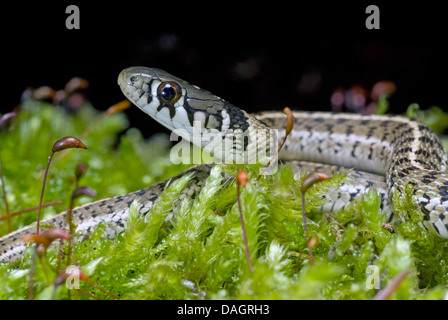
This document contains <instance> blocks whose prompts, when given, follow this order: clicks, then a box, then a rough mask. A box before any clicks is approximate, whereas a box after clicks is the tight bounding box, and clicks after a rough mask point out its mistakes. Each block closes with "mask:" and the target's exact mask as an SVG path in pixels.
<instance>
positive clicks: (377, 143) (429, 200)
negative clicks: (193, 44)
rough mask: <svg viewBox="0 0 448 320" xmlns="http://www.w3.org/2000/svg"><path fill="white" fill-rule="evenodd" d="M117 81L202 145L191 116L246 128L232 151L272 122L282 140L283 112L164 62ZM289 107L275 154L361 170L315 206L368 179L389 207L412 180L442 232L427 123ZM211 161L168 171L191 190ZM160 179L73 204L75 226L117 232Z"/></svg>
mask: <svg viewBox="0 0 448 320" xmlns="http://www.w3.org/2000/svg"><path fill="white" fill-rule="evenodd" d="M118 84H119V85H120V88H121V90H122V91H123V93H124V95H125V96H126V97H127V98H128V99H129V100H130V101H132V102H133V103H134V104H135V105H136V106H137V107H139V108H140V109H141V110H143V111H144V112H145V113H147V114H149V115H150V116H151V117H152V118H154V119H155V120H156V121H158V122H160V123H161V124H163V125H164V126H166V127H167V128H169V129H171V130H177V129H182V130H184V131H185V132H186V133H187V134H186V137H185V138H186V139H189V140H190V141H191V142H193V143H196V144H198V146H200V147H201V148H207V147H210V145H211V144H210V142H204V141H200V142H199V143H197V142H196V141H195V140H194V139H191V134H192V133H193V132H194V127H195V125H196V124H199V127H200V129H201V130H202V131H204V130H216V131H217V132H219V137H220V138H222V139H224V138H226V137H228V136H229V135H231V134H234V133H235V132H247V134H246V135H245V139H244V140H242V141H237V140H236V139H235V138H233V141H234V143H233V144H232V145H231V147H230V150H233V152H235V151H242V152H243V153H244V152H246V153H247V154H253V153H254V152H256V151H260V149H261V148H265V149H266V148H268V149H269V148H271V145H270V144H269V143H267V144H261V147H260V143H259V142H260V136H262V133H266V132H268V134H266V135H263V137H265V139H266V137H271V138H272V134H271V132H272V129H277V130H278V136H275V139H279V140H280V141H281V140H283V137H284V136H285V127H286V117H285V115H284V114H283V113H282V112H275V111H274V112H261V113H257V114H248V113H247V112H245V111H244V110H242V109H240V108H238V107H235V106H234V105H232V104H230V103H229V102H227V101H225V100H224V99H222V98H220V97H217V96H216V95H214V94H212V93H210V92H208V91H205V90H203V89H201V88H199V87H197V86H195V85H192V84H190V83H188V82H186V81H184V80H182V79H179V78H177V77H175V76H173V75H170V74H169V73H167V72H165V71H163V70H159V69H151V68H146V67H131V68H128V69H125V70H123V71H122V72H121V73H120V75H119V77H118ZM293 115H294V118H295V119H296V124H295V126H294V129H293V131H292V132H291V134H290V135H289V136H288V139H287V140H286V143H285V145H284V146H283V149H282V151H281V152H280V154H279V158H280V159H282V160H293V161H292V165H293V167H294V168H295V169H296V170H300V169H304V168H305V169H308V170H319V171H324V172H328V173H331V172H332V171H334V170H336V169H337V168H338V167H346V168H356V169H357V170H362V171H357V170H352V171H351V172H350V174H351V176H352V180H351V181H350V182H348V183H346V184H343V185H341V187H340V188H339V189H338V190H331V191H330V192H329V194H328V195H327V196H325V197H326V198H328V200H329V201H328V202H327V204H325V205H324V206H323V207H322V208H321V209H322V210H323V211H333V210H338V209H339V208H341V207H344V206H345V205H347V204H348V203H349V202H350V201H352V200H353V199H354V198H356V197H357V196H359V195H360V194H361V193H362V192H364V191H365V190H367V189H368V188H370V187H376V188H377V190H378V191H379V192H380V194H381V197H382V206H383V209H384V210H386V211H388V210H390V207H389V201H388V198H391V197H392V196H394V194H396V193H397V192H398V193H399V194H401V193H404V192H405V188H406V186H407V185H410V186H412V187H413V190H414V191H413V195H412V198H413V201H414V202H415V204H416V207H417V208H418V209H420V210H421V212H422V213H423V214H424V220H423V221H422V223H420V225H421V226H422V227H423V228H426V229H428V230H430V231H431V232H433V233H434V234H436V235H438V236H440V237H442V238H445V239H448V173H447V172H446V170H447V163H448V157H447V153H446V151H445V149H444V148H443V146H442V144H441V142H440V140H439V138H438V137H437V135H436V134H434V132H432V131H431V129H429V128H428V127H427V126H425V125H424V124H422V123H420V122H418V121H416V120H411V119H408V118H405V117H401V116H391V115H357V114H345V113H344V114H343V113H340V114H338V113H324V112H293ZM195 121H196V122H195ZM188 134H190V138H189V137H188ZM225 151H228V148H227V149H225ZM271 151H272V150H271ZM270 154H272V153H270ZM215 156H216V155H215ZM219 156H222V154H220V155H219ZM210 168H211V166H210V165H198V166H195V167H192V168H190V169H188V170H187V171H185V172H183V173H182V174H180V175H178V176H177V177H174V178H173V179H176V178H178V177H180V176H183V175H184V174H186V173H190V172H194V173H195V175H194V176H193V178H192V179H191V181H190V182H189V185H188V186H187V187H186V189H185V190H184V192H183V194H187V195H190V196H194V194H195V193H196V192H197V191H198V190H199V189H200V187H201V186H202V184H203V181H204V178H205V177H206V176H207V175H208V173H209V170H210ZM166 183H167V181H165V182H160V183H158V184H156V185H154V186H151V187H149V188H146V189H143V190H140V191H136V192H133V193H129V194H126V195H123V196H118V197H114V198H109V199H103V200H99V201H96V202H93V203H90V204H86V205H84V206H81V207H78V208H75V209H74V211H73V216H74V218H75V222H76V224H77V225H78V228H77V233H78V234H83V235H88V234H89V232H91V230H92V229H93V228H94V227H95V226H97V225H98V224H99V222H101V221H104V222H105V223H106V225H107V233H106V234H107V236H108V237H109V238H113V237H115V236H116V235H117V234H118V233H119V232H120V231H121V230H123V228H124V223H125V221H126V218H127V214H128V209H129V206H130V204H131V203H132V201H133V200H134V199H135V198H140V199H141V201H140V205H141V207H140V211H139V212H140V214H146V213H148V212H149V211H150V208H151V206H152V205H153V203H154V201H155V200H156V199H157V197H158V195H159V194H160V193H161V191H162V190H163V188H164V186H165V185H166ZM181 196H182V195H181ZM65 217H66V213H61V214H59V215H56V216H55V217H52V218H49V219H47V220H46V221H43V224H45V223H46V222H47V223H51V224H53V225H54V226H56V227H61V228H63V227H65V226H66V222H65ZM34 230H35V228H34V227H25V228H23V229H20V230H18V231H15V232H13V233H11V234H9V235H6V236H4V237H2V238H0V261H17V260H18V259H20V257H21V256H22V255H23V252H24V250H25V245H24V244H23V243H22V242H21V237H22V236H23V235H25V234H27V233H30V232H34Z"/></svg>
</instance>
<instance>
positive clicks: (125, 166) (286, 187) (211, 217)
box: [0, 100, 448, 299]
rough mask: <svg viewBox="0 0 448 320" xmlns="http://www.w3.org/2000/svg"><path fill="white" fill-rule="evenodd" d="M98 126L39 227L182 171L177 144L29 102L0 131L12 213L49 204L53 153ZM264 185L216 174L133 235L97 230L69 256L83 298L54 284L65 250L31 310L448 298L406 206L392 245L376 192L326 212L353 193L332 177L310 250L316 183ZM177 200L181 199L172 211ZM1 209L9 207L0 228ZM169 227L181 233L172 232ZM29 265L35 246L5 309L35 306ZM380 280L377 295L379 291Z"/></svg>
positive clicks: (1, 273)
mask: <svg viewBox="0 0 448 320" xmlns="http://www.w3.org/2000/svg"><path fill="white" fill-rule="evenodd" d="M100 119H103V120H101V121H100ZM98 121H100V123H99V124H98V125H96V127H95V128H94V129H93V130H91V131H90V132H89V134H88V135H87V136H86V137H83V138H82V142H83V143H84V144H85V145H86V146H88V149H87V150H81V151H76V150H71V151H69V152H67V153H66V154H65V155H64V157H61V158H60V159H59V160H58V161H55V162H53V163H52V164H51V169H50V170H49V171H48V177H47V187H46V190H45V194H44V199H43V203H50V202H55V201H61V202H62V203H61V204H58V205H55V206H50V207H42V210H41V215H42V218H48V217H50V216H52V215H54V214H56V213H59V212H62V211H64V210H67V209H68V208H69V207H70V200H71V199H72V193H73V191H74V190H75V189H76V187H77V186H78V187H79V186H88V187H90V188H92V189H94V190H95V191H96V193H97V195H96V197H85V196H83V197H79V198H78V197H76V198H75V199H74V205H75V206H78V205H83V204H86V203H88V202H90V201H92V200H99V199H104V198H108V197H111V196H116V195H121V194H126V193H129V192H132V191H135V190H139V189H143V188H147V187H148V186H149V185H152V184H154V183H155V182H157V181H162V180H165V179H168V178H170V177H173V176H175V175H176V174H178V173H180V172H182V171H184V170H185V169H186V166H185V165H183V164H179V165H173V164H172V163H170V162H169V152H170V144H169V138H168V137H167V136H161V135H158V136H155V137H153V138H151V139H144V138H143V137H142V134H141V133H140V132H139V131H138V130H137V129H135V128H129V122H128V120H127V119H126V117H125V115H124V113H122V112H117V113H114V114H112V115H110V116H108V117H104V113H102V112H99V111H97V110H95V109H94V108H93V107H92V106H91V105H89V104H85V105H83V106H82V108H80V109H79V110H78V111H77V112H75V113H67V112H65V111H64V110H62V109H61V108H58V107H54V106H52V105H49V104H46V103H43V102H39V101H36V100H26V101H24V103H23V104H22V105H21V106H20V111H19V112H18V113H17V116H16V117H15V118H14V119H13V121H11V122H10V123H9V124H8V125H7V126H6V127H4V128H3V130H1V131H0V145H1V149H0V159H1V165H2V175H3V181H4V192H5V193H6V197H7V201H8V206H9V212H10V213H14V212H18V211H21V210H24V209H27V208H32V207H36V205H37V204H38V203H39V199H40V194H41V188H42V182H43V181H42V177H40V176H41V172H42V171H43V170H44V169H45V168H44V166H45V163H46V160H47V159H48V151H49V150H50V149H51V147H52V145H53V144H54V142H55V141H57V140H58V139H60V138H61V137H66V136H73V137H82V134H83V133H84V132H85V131H86V130H88V129H89V128H91V127H94V126H95V124H96V123H98ZM79 163H85V164H86V167H87V169H86V170H85V171H83V173H82V175H81V176H79V178H76V176H77V174H76V167H77V166H78V164H79ZM130 163H132V166H131V165H129V164H130ZM243 169H244V171H245V172H246V173H247V175H248V177H249V179H248V181H247V183H246V186H245V187H244V188H240V192H239V197H240V206H241V210H239V208H238V202H237V196H236V195H237V184H236V182H235V180H234V179H232V177H235V176H236V175H237V173H238V172H239V171H241V170H243ZM259 173H260V166H258V165H248V166H244V168H242V167H240V166H238V165H225V164H221V165H217V166H214V167H213V168H212V169H211V172H210V175H209V176H208V178H207V179H206V180H205V181H204V183H203V186H202V189H201V190H200V191H199V193H198V194H197V195H196V196H195V197H194V198H193V197H191V196H189V195H188V194H185V193H182V191H183V190H184V189H185V186H186V184H187V183H188V181H189V179H193V178H194V176H183V177H181V178H180V179H177V180H172V181H170V183H169V184H168V185H167V186H166V187H165V188H164V190H163V192H162V194H161V195H160V197H159V198H158V199H157V200H156V202H155V203H154V205H153V207H152V208H151V211H150V213H147V214H146V215H140V214H139V209H138V208H140V206H139V204H141V201H142V199H135V201H134V202H133V203H132V204H130V209H129V214H128V219H127V221H126V223H125V225H124V230H123V231H122V232H120V233H119V234H118V236H116V237H115V238H114V239H107V238H104V237H103V235H104V234H105V232H106V226H105V224H104V223H100V224H99V226H98V227H97V228H96V229H94V230H92V232H91V234H90V235H89V236H88V237H86V238H85V239H83V241H74V243H73V246H74V247H73V251H72V253H73V252H74V253H75V258H74V259H76V263H77V266H78V267H79V270H80V272H82V273H83V274H84V275H85V277H84V276H83V277H84V280H83V279H80V281H79V290H78V289H76V290H75V289H68V287H67V286H66V282H65V281H66V280H67V278H68V274H67V273H59V272H55V271H54V270H57V269H58V267H59V270H65V269H66V268H68V267H69V266H67V265H63V264H62V262H61V261H59V258H58V256H59V253H60V250H63V251H64V252H68V251H66V250H67V246H68V241H67V240H63V241H64V244H63V245H62V246H61V245H54V246H53V245H50V246H48V248H47V249H46V251H45V255H43V256H42V259H41V262H40V261H39V260H38V258H36V262H35V263H34V266H35V267H34V282H33V297H34V299H51V298H55V299H67V298H68V297H70V298H71V299H75V298H76V299H93V298H99V299H115V298H120V299H373V298H374V297H375V296H376V295H377V293H378V290H381V289H384V288H386V287H388V285H390V284H391V283H394V282H398V280H400V281H399V283H398V285H396V286H395V287H394V288H393V290H392V292H391V293H390V296H389V297H388V298H389V299H443V298H446V297H447V295H448V291H447V288H446V284H447V283H448V263H447V256H448V253H447V247H446V242H445V241H444V240H442V239H438V238H436V237H434V236H432V235H430V234H429V233H428V232H427V231H425V230H423V229H421V228H419V227H418V226H417V227H415V228H413V227H412V226H415V223H414V222H415V221H416V220H418V219H419V217H418V215H417V214H416V213H414V212H413V211H411V209H412V208H410V206H409V203H408V202H407V199H406V197H404V198H400V197H397V198H396V199H394V200H393V201H394V202H395V203H394V205H395V207H396V208H399V209H400V208H401V209H402V210H403V211H406V212H407V214H408V219H409V220H410V223H408V222H407V221H404V222H403V223H401V224H398V225H394V231H395V233H391V232H390V230H387V229H384V228H383V227H382V225H383V224H384V223H386V222H387V221H386V220H385V215H384V214H383V212H382V211H381V206H380V203H381V197H379V196H378V194H377V193H376V191H375V190H373V189H371V190H370V191H369V192H368V193H366V194H365V195H364V196H362V197H361V198H360V199H359V200H357V201H355V202H354V203H352V204H350V206H349V207H348V208H346V209H345V210H339V211H337V212H333V213H332V214H322V213H320V212H316V210H314V208H316V207H318V206H320V205H322V201H323V199H322V195H323V194H325V193H326V192H328V189H329V188H333V189H335V188H338V186H339V185H340V183H341V182H344V181H346V180H347V175H346V174H345V173H344V172H336V173H335V174H333V175H332V176H331V178H330V179H328V180H325V181H321V182H319V183H318V184H315V185H313V186H312V187H310V188H309V189H308V190H307V191H306V196H305V197H306V198H305V200H306V202H305V211H306V219H307V220H306V222H307V228H308V232H309V242H307V237H306V233H305V230H304V220H303V219H304V218H303V216H302V198H301V194H300V193H301V192H300V187H301V186H302V183H303V181H304V180H305V177H306V176H307V174H308V172H299V173H297V174H296V173H294V171H293V169H292V167H291V166H289V165H284V166H280V167H279V170H278V172H276V173H275V174H273V175H270V176H264V177H263V178H260V179H259V180H258V181H257V177H258V175H259ZM2 185H3V182H2ZM179 195H181V197H180V198H182V199H181V200H180V201H177V200H175V201H173V199H178V198H179ZM3 198H4V197H3V196H2V197H1V199H3ZM5 209H6V208H5V202H4V201H3V200H2V201H0V210H1V212H2V215H1V217H4V216H5V214H4V212H6V210H5ZM216 212H219V214H217V213H216ZM240 212H241V213H242V216H243V218H244V226H245V232H246V236H247V248H248V249H249V253H250V259H251V263H252V272H250V270H249V268H248V262H247V256H246V246H245V243H244V240H243V237H242V228H241V220H240ZM173 213H174V214H175V216H176V219H174V220H169V219H168V220H167V217H169V216H170V215H172V214H173ZM36 216H37V213H36V211H33V212H26V213H23V214H18V215H15V216H12V217H10V227H11V229H12V230H17V229H19V228H21V227H23V226H26V225H29V224H31V223H33V222H35V221H36ZM42 227H44V226H42ZM45 227H48V226H45ZM8 233H9V227H8V223H7V219H4V220H1V221H0V235H2V236H3V235H5V234H8ZM39 235H40V236H44V235H45V234H43V233H42V232H41V233H40V234H39ZM312 235H315V239H314V240H313V236H312ZM74 236H76V234H75V235H74ZM316 239H317V241H316ZM59 241H60V240H55V241H54V242H55V243H56V242H59ZM311 241H314V242H311ZM309 243H312V245H313V247H312V248H311V249H312V255H313V258H314V261H315V263H314V264H311V261H310V255H309V250H308V246H307V244H309ZM33 252H34V247H33V246H31V245H30V246H29V248H28V249H27V250H26V252H25V256H24V258H23V259H22V260H20V261H19V262H18V263H17V264H15V265H12V264H9V263H4V262H3V263H0V298H1V299H27V298H28V293H29V274H30V268H31V266H32V264H33V261H32V260H33ZM58 264H59V265H58ZM369 266H370V267H369ZM375 270H377V271H375ZM376 272H377V273H376ZM403 272H406V276H405V277H403V276H402V274H403ZM79 275H80V277H81V273H79ZM376 276H377V278H375V277H376ZM375 279H377V280H378V281H379V288H380V289H375V282H374V280H375ZM397 279H398V280H397ZM367 280H369V281H371V283H366V281H367ZM49 283H50V284H49ZM72 284H73V282H72ZM69 291H70V292H71V293H69ZM75 292H77V293H76V294H75Z"/></svg>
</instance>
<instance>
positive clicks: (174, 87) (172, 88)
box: [157, 81, 182, 104]
mask: <svg viewBox="0 0 448 320" xmlns="http://www.w3.org/2000/svg"><path fill="white" fill-rule="evenodd" d="M157 95H158V96H159V98H160V100H161V101H162V102H164V103H170V104H173V103H176V102H177V100H179V99H180V96H181V95H182V89H181V88H180V86H179V85H178V84H177V83H175V82H172V81H167V82H162V83H161V84H160V86H159V87H158V88H157Z"/></svg>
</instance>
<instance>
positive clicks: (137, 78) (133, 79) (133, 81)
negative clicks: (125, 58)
mask: <svg viewBox="0 0 448 320" xmlns="http://www.w3.org/2000/svg"><path fill="white" fill-rule="evenodd" d="M138 80H139V77H138V76H131V77H130V78H129V81H131V83H132V84H134V83H136V82H137V81H138Z"/></svg>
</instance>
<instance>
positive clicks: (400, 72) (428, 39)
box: [0, 0, 448, 135]
mask: <svg viewBox="0 0 448 320" xmlns="http://www.w3.org/2000/svg"><path fill="white" fill-rule="evenodd" d="M69 4H76V5H78V7H79V9H80V22H81V24H80V27H81V28H80V30H67V29H66V27H65V20H66V18H67V16H68V15H67V14H66V13H65V9H66V7H67V6H68V5H69ZM369 4H375V5H377V6H378V7H379V9H380V21H381V24H380V30H367V29H366V27H365V20H366V18H367V16H368V15H367V14H366V13H365V10H366V7H367V6H368V5H369ZM1 12H2V19H1V30H2V37H1V39H0V41H1V43H2V46H1V48H2V50H1V51H2V61H3V64H2V72H1V73H2V99H1V101H2V103H1V108H0V111H1V112H2V113H3V112H7V111H9V110H11V109H12V108H13V107H14V106H15V105H16V104H17V103H18V101H19V99H20V95H21V93H22V91H23V90H24V89H25V88H26V87H28V86H33V87H38V86H42V85H49V86H52V87H54V88H55V89H61V88H63V86H64V85H65V83H66V82H67V81H68V80H69V79H70V78H72V77H74V76H80V77H83V78H86V79H87V80H88V81H89V82H90V87H89V89H88V91H87V95H88V98H89V99H90V100H91V102H92V103H93V104H94V106H96V107H97V108H99V109H106V108H107V107H109V106H110V105H112V104H114V103H116V102H118V101H120V100H122V99H123V96H122V93H121V91H120V89H119V87H118V86H117V84H116V79H117V75H118V73H119V72H120V71H121V70H122V69H123V68H126V67H129V66H133V65H145V66H150V67H157V68H161V69H165V70H166V71H168V72H170V73H172V74H174V75H176V76H178V77H180V78H183V79H185V80H188V81H190V82H192V83H195V84H197V85H199V86H201V87H203V88H205V89H207V90H209V91H211V92H213V93H215V94H217V95H219V96H221V97H223V98H225V99H226V100H228V101H230V102H231V103H233V104H235V105H237V106H240V107H242V108H244V109H245V110H247V111H256V110H282V109H283V107H285V106H289V107H292V108H296V109H306V110H329V109H330V104H329V99H330V95H331V92H332V91H333V90H334V89H335V88H336V87H339V86H343V87H346V88H347V87H350V86H351V85H353V84H356V83H358V84H361V85H363V86H365V87H366V88H368V89H370V88H371V87H372V85H373V84H374V83H375V82H377V81H379V80H391V81H394V82H395V83H396V84H397V88H398V91H397V92H396V93H395V94H394V95H393V96H392V98H391V100H390V102H391V112H393V113H402V112H404V111H405V110H406V107H407V106H408V105H409V104H410V103H413V102H417V103H419V104H420V106H421V107H422V108H428V107H430V106H431V105H434V104H435V105H438V106H440V107H442V108H443V109H445V110H448V104H447V97H446V87H447V80H446V79H447V59H448V52H447V49H446V47H447V46H446V43H447V31H448V27H447V26H446V22H445V21H446V20H447V19H446V15H447V14H448V13H446V10H445V9H444V6H443V5H442V4H436V2H434V3H430V2H419V3H417V2H415V3H412V2H411V3H409V2H403V3H396V2H395V3H394V5H391V4H390V3H384V2H363V1H357V2H353V3H349V2H344V3H337V4H328V3H326V2H316V1H314V2H311V3H309V2H308V3H307V4H303V3H302V2H298V1H295V2H293V1H272V2H266V1H258V2H244V3H243V2H242V1H240V2H230V1H226V2H224V1H207V2H195V4H190V3H188V2H179V1H157V2H155V1H146V2H136V1H130V0H125V1H111V2H109V3H108V2H95V4H94V5H93V4H92V2H85V3H84V2H79V1H75V2H67V1H58V2H54V3H51V2H38V3H23V2H17V3H12V4H11V5H8V6H4V7H2V8H1ZM170 41H171V42H170ZM164 43H165V44H164ZM166 43H171V46H169V45H166ZM248 62H249V65H251V63H252V65H255V66H256V72H254V73H253V75H252V76H251V77H249V78H244V77H241V76H240V74H239V73H238V72H237V71H236V70H238V66H239V65H241V64H242V63H243V64H244V63H246V65H247V63H248ZM310 76H311V78H312V79H318V81H317V82H316V83H315V85H313V86H311V87H310V88H309V87H307V86H306V84H307V83H308V82H307V80H306V79H309V78H310ZM304 88H305V89H304ZM307 88H308V89H307ZM126 113H127V114H128V116H129V117H130V119H131V124H132V125H133V126H137V127H139V128H140V129H141V130H142V131H143V132H144V133H145V135H149V134H151V133H153V132H156V131H163V128H162V126H160V125H159V124H157V123H155V121H153V120H151V119H150V118H149V117H147V116H144V115H143V114H142V113H141V111H140V110H138V109H137V108H131V109H129V110H127V111H126Z"/></svg>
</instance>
